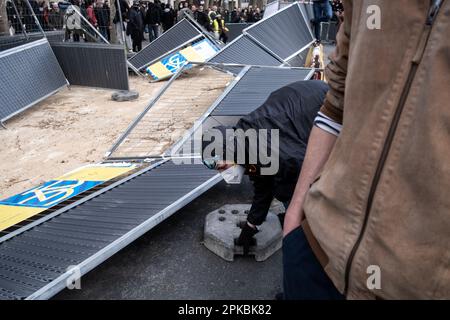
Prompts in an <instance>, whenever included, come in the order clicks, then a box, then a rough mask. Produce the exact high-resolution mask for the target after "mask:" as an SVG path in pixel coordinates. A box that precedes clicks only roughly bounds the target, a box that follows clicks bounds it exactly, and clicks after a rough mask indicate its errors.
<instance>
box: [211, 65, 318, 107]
mask: <svg viewBox="0 0 450 320" xmlns="http://www.w3.org/2000/svg"><path fill="white" fill-rule="evenodd" d="M311 71H312V70H311V69H295V68H264V67H251V68H250V69H249V70H248V71H247V72H246V73H245V74H244V75H243V76H242V78H241V79H240V80H239V82H238V83H237V84H236V85H235V86H234V87H233V88H232V89H231V90H230V91H229V92H228V94H227V95H226V96H225V97H224V98H223V99H222V101H220V103H219V104H218V105H217V107H216V108H215V109H214V111H213V112H212V114H211V115H212V116H244V115H247V114H249V113H250V112H252V111H254V110H255V109H257V108H258V107H259V106H260V105H261V104H262V103H263V102H264V101H265V100H266V99H267V98H268V97H269V95H270V94H271V93H272V92H273V91H275V90H278V89H280V88H281V87H283V86H285V85H288V84H290V83H292V82H295V81H299V80H306V79H309V76H310V74H311Z"/></svg>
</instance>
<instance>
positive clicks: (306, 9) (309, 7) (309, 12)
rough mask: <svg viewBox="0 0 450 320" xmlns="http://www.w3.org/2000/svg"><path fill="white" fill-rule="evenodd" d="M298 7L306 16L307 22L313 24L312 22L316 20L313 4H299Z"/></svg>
mask: <svg viewBox="0 0 450 320" xmlns="http://www.w3.org/2000/svg"><path fill="white" fill-rule="evenodd" d="M298 5H299V6H300V9H301V10H302V12H303V14H304V15H305V18H306V21H307V22H311V20H312V19H314V9H313V4H312V3H311V2H299V4H298Z"/></svg>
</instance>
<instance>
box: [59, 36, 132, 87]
mask: <svg viewBox="0 0 450 320" xmlns="http://www.w3.org/2000/svg"><path fill="white" fill-rule="evenodd" d="M51 46H52V49H53V51H54V52H55V55H56V58H57V59H58V62H59V64H60V66H61V68H62V70H63V72H64V74H65V76H66V78H67V80H69V83H70V84H71V85H80V86H88V87H98V88H109V89H118V90H129V84H128V66H127V60H126V55H125V51H124V50H123V46H120V45H107V44H100V43H77V42H65V43H53V44H52V45H51Z"/></svg>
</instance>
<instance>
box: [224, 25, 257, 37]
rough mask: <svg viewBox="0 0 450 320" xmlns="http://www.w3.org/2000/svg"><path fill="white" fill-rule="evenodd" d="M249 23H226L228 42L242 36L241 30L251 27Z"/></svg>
mask: <svg viewBox="0 0 450 320" xmlns="http://www.w3.org/2000/svg"><path fill="white" fill-rule="evenodd" d="M251 25H252V24H251V23H227V28H228V30H229V31H228V34H227V35H228V41H233V40H234V39H236V38H237V37H239V36H240V35H241V34H242V30H244V29H245V28H248V27H249V26H251Z"/></svg>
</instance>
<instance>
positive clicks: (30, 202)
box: [0, 180, 103, 208]
mask: <svg viewBox="0 0 450 320" xmlns="http://www.w3.org/2000/svg"><path fill="white" fill-rule="evenodd" d="M102 182H103V181H81V180H51V181H48V182H46V183H44V184H42V185H40V186H39V187H36V188H33V189H30V190H28V191H25V192H22V193H19V194H16V195H14V196H12V197H10V198H7V199H5V200H3V201H0V205H2V204H3V205H13V206H22V207H34V208H49V207H51V206H53V205H55V204H57V203H59V202H61V201H64V200H66V199H68V198H70V197H73V196H76V195H77V194H80V193H82V192H84V191H86V190H88V189H91V188H92V187H95V186H96V185H98V184H100V183H102Z"/></svg>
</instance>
